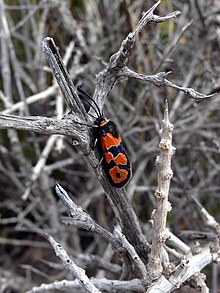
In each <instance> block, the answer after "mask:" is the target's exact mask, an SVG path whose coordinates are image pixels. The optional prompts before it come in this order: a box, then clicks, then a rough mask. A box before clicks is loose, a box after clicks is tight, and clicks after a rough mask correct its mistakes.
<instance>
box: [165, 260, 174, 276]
mask: <svg viewBox="0 0 220 293" xmlns="http://www.w3.org/2000/svg"><path fill="white" fill-rule="evenodd" d="M175 269H176V266H175V264H174V263H173V262H169V263H168V265H167V266H166V268H165V274H166V275H167V276H170V275H171V274H172V273H173V272H174V271H175Z"/></svg>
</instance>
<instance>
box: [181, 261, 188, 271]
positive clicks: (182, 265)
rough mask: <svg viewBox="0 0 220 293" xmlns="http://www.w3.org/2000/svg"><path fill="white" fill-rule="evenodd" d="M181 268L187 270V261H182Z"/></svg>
mask: <svg viewBox="0 0 220 293" xmlns="http://www.w3.org/2000/svg"><path fill="white" fill-rule="evenodd" d="M180 266H181V268H183V269H184V268H187V267H188V266H189V259H183V260H182V261H181V263H180Z"/></svg>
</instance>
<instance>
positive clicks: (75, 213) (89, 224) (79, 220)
mask: <svg viewBox="0 0 220 293" xmlns="http://www.w3.org/2000/svg"><path fill="white" fill-rule="evenodd" d="M55 190H56V193H57V195H58V196H59V197H60V199H61V200H62V201H63V202H64V204H65V205H66V206H67V207H68V208H69V212H70V215H71V218H67V217H62V218H61V222H62V223H63V224H65V225H74V226H75V227H78V228H82V229H85V230H88V231H94V232H96V233H98V234H99V235H101V236H102V237H104V238H105V239H106V240H107V241H108V242H109V243H111V244H112V245H113V247H114V248H115V249H118V247H121V246H122V243H121V242H120V241H119V240H118V239H117V238H116V237H114V235H113V234H112V233H110V232H108V231H107V230H105V229H104V228H102V227H101V226H100V225H98V224H97V223H96V222H95V221H94V220H93V219H92V218H91V217H90V215H89V214H87V213H86V212H85V211H84V210H83V209H82V208H81V207H80V206H77V205H76V204H75V203H74V202H73V201H72V200H71V198H70V197H69V195H68V194H67V192H66V191H65V190H64V189H63V188H62V186H60V185H59V184H58V183H57V184H56V187H55Z"/></svg>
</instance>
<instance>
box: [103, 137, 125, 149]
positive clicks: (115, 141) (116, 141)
mask: <svg viewBox="0 0 220 293" xmlns="http://www.w3.org/2000/svg"><path fill="white" fill-rule="evenodd" d="M120 143H121V137H120V136H119V137H118V138H116V137H114V136H113V135H112V134H111V133H107V135H105V136H101V145H102V149H103V150H105V149H107V150H108V149H109V148H110V147H112V146H115V147H117V146H119V145H120Z"/></svg>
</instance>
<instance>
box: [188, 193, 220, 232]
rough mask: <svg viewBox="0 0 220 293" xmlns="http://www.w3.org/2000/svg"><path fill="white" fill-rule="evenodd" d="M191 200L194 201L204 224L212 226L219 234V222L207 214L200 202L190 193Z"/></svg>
mask: <svg viewBox="0 0 220 293" xmlns="http://www.w3.org/2000/svg"><path fill="white" fill-rule="evenodd" d="M191 197H192V199H193V201H194V202H195V204H196V206H197V209H198V212H199V213H200V215H201V216H202V219H203V221H204V223H205V225H206V226H208V227H210V228H212V229H213V230H214V231H215V232H216V233H217V235H218V236H219V235H220V224H219V223H218V222H217V221H216V220H215V218H214V217H213V216H211V215H210V214H209V212H208V211H207V210H206V209H205V208H204V207H203V206H202V204H201V203H200V202H199V200H198V199H197V198H196V197H195V196H194V195H191Z"/></svg>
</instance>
